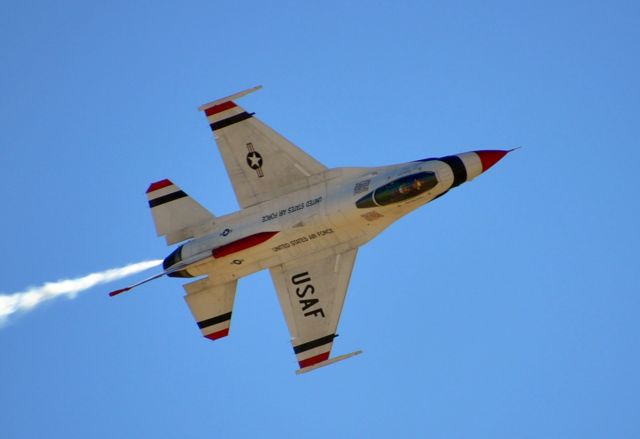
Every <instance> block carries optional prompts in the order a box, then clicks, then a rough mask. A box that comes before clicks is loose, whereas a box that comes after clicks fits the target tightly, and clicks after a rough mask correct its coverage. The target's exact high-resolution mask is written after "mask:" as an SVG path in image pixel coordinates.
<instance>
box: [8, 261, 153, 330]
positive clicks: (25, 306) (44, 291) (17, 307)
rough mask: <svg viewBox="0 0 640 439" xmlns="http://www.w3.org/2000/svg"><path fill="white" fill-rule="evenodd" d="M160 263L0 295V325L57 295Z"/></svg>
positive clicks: (138, 263) (95, 274) (109, 271)
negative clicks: (10, 317) (13, 315)
mask: <svg viewBox="0 0 640 439" xmlns="http://www.w3.org/2000/svg"><path fill="white" fill-rule="evenodd" d="M161 263H162V260H161V259H157V260H150V261H143V262H137V263H134V264H129V265H126V266H124V267H118V268H111V269H109V270H104V271H99V272H97V273H91V274H88V275H86V276H83V277H78V278H75V279H65V280H59V281H57V282H46V283H45V284H43V285H40V286H37V287H31V288H28V289H27V290H25V291H20V292H17V293H11V294H0V324H2V323H4V322H5V321H6V320H7V318H8V317H9V316H11V315H12V314H14V313H16V312H26V311H30V310H32V309H33V308H35V307H36V306H38V305H39V304H41V303H42V302H44V301H46V300H49V299H53V298H55V297H58V296H67V297H69V298H74V297H75V296H76V294H78V293H80V292H82V291H86V290H88V289H90V288H93V287H95V286H96V285H101V284H105V283H108V282H112V281H115V280H118V279H122V278H124V277H127V276H131V275H133V274H136V273H139V272H141V271H144V270H148V269H149V268H152V267H156V266H158V265H160V264H161Z"/></svg>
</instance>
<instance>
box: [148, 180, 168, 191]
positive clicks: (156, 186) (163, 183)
mask: <svg viewBox="0 0 640 439" xmlns="http://www.w3.org/2000/svg"><path fill="white" fill-rule="evenodd" d="M172 184H173V183H171V180H167V179H166V178H165V179H164V180H160V181H156V182H155V183H151V186H149V189H147V193H149V192H153V191H157V190H158V189H162V188H163V187H167V186H171V185H172Z"/></svg>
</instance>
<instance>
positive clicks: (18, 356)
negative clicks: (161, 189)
mask: <svg viewBox="0 0 640 439" xmlns="http://www.w3.org/2000/svg"><path fill="white" fill-rule="evenodd" d="M639 12H640V11H639V6H638V3H637V2H633V1H608V2H604V1H602V2H596V1H573V2H567V1H549V2H513V1H484V2H471V1H469V2H464V1H460V2H437V3H436V2H425V1H412V2H410V1H402V2H392V1H388V2H359V3H356V2H344V1H324V2H294V1H289V2H257V1H245V2H234V1H216V2H212V1H192V2H187V3H185V2H157V1H153V2H152V1H141V2H125V1H113V2H80V1H63V2H46V1H27V2H5V3H3V5H2V6H1V7H0V59H1V61H0V63H1V64H0V66H1V67H2V68H1V69H0V96H2V99H0V121H1V122H0V124H1V126H2V130H0V152H1V155H0V172H1V174H2V177H3V179H4V186H5V190H4V191H3V194H4V199H3V206H4V207H3V208H2V215H0V229H1V230H3V232H4V233H3V240H2V256H3V263H2V264H0V278H1V279H2V281H1V283H0V291H1V292H4V293H11V292H14V291H20V290H23V289H24V288H25V287H27V286H30V285H39V284H41V283H43V282H46V281H53V280H57V279H61V278H69V277H75V276H80V275H84V274H87V273H91V272H94V271H98V270H103V269H107V268H111V267H116V266H121V265H124V264H126V263H129V262H136V261H140V260H144V259H154V258H161V257H164V256H166V254H168V253H169V251H170V249H169V248H167V247H166V246H165V245H164V243H163V240H162V239H159V238H156V237H155V234H154V230H153V225H152V221H151V216H150V214H149V212H148V211H147V210H148V208H147V205H146V200H145V197H144V191H145V189H146V187H147V185H148V184H149V183H150V182H152V181H156V180H159V179H162V178H167V177H168V178H171V179H173V180H174V181H175V182H177V183H178V184H179V185H181V186H182V187H183V188H184V189H185V190H186V191H188V192H189V193H190V194H191V195H192V196H194V197H195V198H197V199H198V200H200V201H201V202H202V204H204V205H206V206H207V207H208V208H210V210H212V211H213V212H215V213H216V214H224V213H229V212H232V211H234V210H236V209H237V204H236V201H235V198H234V195H233V191H232V189H231V186H230V184H229V182H228V179H227V176H226V173H225V171H224V168H223V166H222V161H221V159H220V157H219V155H218V152H217V148H216V147H215V144H214V141H213V138H212V136H211V133H210V131H209V128H208V126H207V124H206V121H205V119H204V117H203V115H202V114H201V113H199V112H197V111H196V107H197V106H198V105H200V104H202V103H205V102H208V101H210V100H213V99H215V98H218V97H221V96H225V95H227V94H231V93H233V92H236V91H238V90H241V89H244V88H247V87H250V86H253V85H256V84H262V85H264V89H263V90H261V91H260V92H258V93H256V94H253V95H251V96H249V97H247V98H245V99H244V100H243V102H242V103H243V105H244V106H245V107H246V108H247V109H248V110H250V111H255V112H256V114H257V116H258V117H260V118H261V119H262V120H264V121H265V122H267V123H268V124H270V125H271V126H272V127H274V128H275V129H276V130H278V131H279V132H281V133H282V134H284V135H286V136H287V137H289V138H290V139H291V140H292V141H293V142H294V143H296V144H297V145H299V146H301V147H302V148H304V149H305V150H307V151H308V152H309V153H311V154H312V155H314V156H315V157H316V158H317V159H318V160H320V161H321V162H323V163H324V164H326V165H327V166H330V167H334V166H356V165H358V166H367V165H372V166H373V165H383V164H390V163H397V162H401V161H408V160H415V159H420V158H424V157H430V156H437V155H445V154H450V153H456V152H462V151H467V150H473V149H492V148H498V149H501V148H512V147H517V146H521V147H522V149H520V150H518V151H517V152H514V153H512V154H510V155H509V156H507V157H506V158H505V159H504V160H502V161H501V162H500V163H498V164H497V165H496V166H495V167H494V168H492V169H491V170H490V171H489V172H487V173H486V174H485V175H483V176H481V177H479V178H478V179H477V180H475V181H473V182H472V183H470V184H467V185H464V186H462V187H460V188H457V189H456V190H454V191H452V192H451V193H449V194H448V195H447V196H446V197H444V198H441V199H439V200H438V201H436V202H434V203H433V204H430V205H428V206H426V207H423V208H422V209H420V210H418V211H416V212H414V213H413V214H412V215H410V216H408V217H406V218H404V219H402V220H401V221H399V222H398V223H397V224H395V225H394V226H392V227H391V228H390V229H388V230H387V231H386V232H385V233H383V234H382V235H381V236H380V237H379V238H378V239H376V240H374V241H373V242H371V243H370V244H369V245H367V246H366V247H364V248H363V249H362V250H361V251H360V253H359V258H358V260H357V262H356V267H355V271H354V274H353V277H352V280H351V287H350V290H349V295H348V297H347V302H346V305H345V309H344V312H343V315H342V321H341V325H340V327H339V333H340V338H339V339H338V340H337V341H336V344H335V345H334V353H335V354H340V353H346V352H351V351H352V350H355V349H363V350H364V354H363V355H361V356H359V357H356V358H352V359H349V360H347V361H345V362H342V363H339V364H337V365H334V366H331V367H327V368H324V369H322V370H319V371H316V372H313V373H310V374H307V375H305V376H301V377H299V376H295V375H294V373H293V371H294V370H295V369H296V368H297V364H296V362H295V358H294V356H293V353H292V351H291V347H290V345H289V335H288V332H287V330H286V326H285V323H284V318H283V316H282V314H281V312H280V309H279V306H278V304H277V299H276V295H275V292H274V290H273V286H272V283H271V280H270V278H269V276H268V274H267V273H265V272H262V273H259V274H256V275H253V276H251V277H248V278H246V279H244V280H242V281H241V282H240V285H239V291H238V296H237V299H236V306H235V311H234V321H233V325H232V329H231V331H232V332H231V335H230V336H229V337H228V338H227V339H225V340H223V341H221V342H220V343H218V344H214V343H211V342H209V341H207V340H205V339H203V338H202V337H200V336H199V334H198V330H197V328H196V327H195V324H194V322H193V321H192V319H191V316H190V314H189V311H188V309H187V307H186V305H185V304H184V302H183V299H182V296H183V291H182V288H181V283H180V281H179V280H175V279H162V280H159V281H156V282H154V283H152V284H149V285H146V286H144V287H142V288H140V289H139V290H137V291H136V292H135V293H133V294H130V295H127V296H122V297H119V298H117V299H110V298H108V297H107V295H106V293H107V292H108V291H109V290H110V289H111V288H116V287H119V286H124V285H125V284H126V283H127V282H128V281H129V279H127V280H125V281H121V282H118V283H117V284H116V285H106V286H102V287H98V288H95V289H93V290H91V291H89V292H86V293H82V294H81V295H79V296H78V297H77V298H76V299H75V300H67V299H60V300H55V301H51V302H49V303H47V304H45V305H43V306H41V307H39V308H37V309H35V310H34V311H33V312H30V313H26V314H23V315H20V316H18V318H14V319H11V321H10V322H9V323H8V324H6V325H4V326H3V327H2V328H0V377H1V378H2V381H3V382H2V386H1V387H0V436H2V438H34V437H47V438H86V437H91V438H113V437H131V438H133V437H136V438H139V437H160V438H176V437H185V438H191V437H193V438H196V437H243V436H244V437H247V436H252V437H305V438H306V437H309V438H319V437H430V438H470V437H473V438H492V439H495V438H545V439H552V438H563V439H564V438H581V439H584V438H604V437H607V438H638V437H640V419H639V418H638V407H640V396H639V394H640V377H639V372H638V371H639V370H640V353H639V349H640V323H638V321H639V319H638V312H639V308H640V297H639V293H640V291H639V275H638V272H639V258H638V254H637V249H638V247H639V246H640V237H639V234H640V233H639V231H638V230H639V228H638V223H639V219H640V215H639V212H638V204H639V201H638V200H639V197H638V192H639V191H638V190H639V189H640V185H639V184H638V179H637V176H636V174H637V169H638V163H640V153H639V152H638V151H639V148H638V139H639V138H640V132H639V131H640V129H639V127H640V120H639V118H640V86H639V80H638V78H639V77H640V75H639V70H640V69H639V60H640V50H639V49H640V26H638V23H639V22H640V13H639ZM138 277H140V276H138Z"/></svg>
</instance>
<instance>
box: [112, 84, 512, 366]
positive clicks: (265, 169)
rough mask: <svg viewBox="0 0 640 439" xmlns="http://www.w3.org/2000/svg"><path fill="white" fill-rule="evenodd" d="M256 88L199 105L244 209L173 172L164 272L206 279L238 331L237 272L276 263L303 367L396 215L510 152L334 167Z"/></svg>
mask: <svg viewBox="0 0 640 439" xmlns="http://www.w3.org/2000/svg"><path fill="white" fill-rule="evenodd" d="M259 88H260V86H258V87H254V88H251V89H248V90H245V91H242V92H239V93H236V94H234V95H231V96H228V97H225V98H222V99H218V100H215V101H213V102H210V103H208V104H205V105H202V106H201V107H199V110H200V111H203V112H204V114H205V116H206V117H207V120H208V123H209V127H210V128H211V131H212V132H213V136H214V138H215V139H216V143H217V145H218V148H219V149H220V154H221V155H222V159H223V161H224V164H225V167H226V170H227V173H228V174H229V178H230V179H231V183H232V184H233V189H234V191H235V194H236V197H237V199H238V203H239V204H240V207H241V210H239V211H238V212H235V213H231V214H229V215H225V216H220V217H216V216H214V215H213V214H212V213H211V212H209V211H208V210H207V209H206V208H205V207H203V206H202V205H200V204H199V203H198V202H197V201H196V200H194V199H193V198H191V197H190V196H189V195H187V193H186V192H184V191H183V190H182V189H181V188H180V187H178V186H177V185H176V184H174V183H173V182H172V181H170V180H161V181H158V182H155V183H153V184H151V185H150V186H149V188H148V189H147V199H148V200H149V207H150V208H151V214H152V216H153V220H154V222H155V228H156V232H157V234H158V236H164V238H165V239H166V242H167V245H174V244H178V243H180V245H179V246H178V247H177V248H176V249H175V250H173V251H172V252H171V254H169V256H167V257H166V258H165V259H164V262H163V268H164V271H163V272H162V273H159V274H157V275H155V276H152V277H150V278H148V279H145V280H143V281H141V282H138V283H137V284H134V285H131V286H129V287H127V288H122V289H120V290H116V291H113V292H111V293H110V295H111V296H115V295H117V294H120V293H122V292H124V291H128V290H130V289H132V288H134V287H136V286H138V285H142V284H144V283H146V282H149V281H150V280H153V279H157V278H159V277H161V276H165V275H166V276H169V277H177V278H194V277H195V278H198V279H197V280H195V281H193V282H190V283H187V284H185V285H184V289H185V291H186V295H185V300H186V302H187V305H188V306H189V308H190V310H191V313H192V314H193V317H194V319H195V321H196V322H197V325H198V327H199V328H200V331H201V333H202V335H203V336H204V337H206V338H208V339H210V340H219V339H221V338H223V337H226V336H228V335H229V328H230V325H231V317H232V314H233V303H234V299H235V296H236V288H237V284H238V279H240V278H242V277H244V276H247V275H249V274H251V273H255V272H257V271H260V270H264V269H267V270H269V272H270V273H271V278H272V280H273V283H274V286H275V289H276V292H277V295H278V299H279V302H280V306H281V307H282V311H283V313H284V316H285V319H286V321H287V326H288V329H289V333H290V335H291V344H292V346H293V352H294V353H295V355H296V357H297V360H298V365H299V367H300V368H299V369H298V370H297V371H296V373H304V372H308V371H311V370H314V369H317V368H319V367H322V366H326V365H328V364H332V363H334V362H336V361H340V360H343V359H345V358H348V357H351V356H353V355H357V354H359V353H361V351H355V352H352V353H350V354H346V355H340V356H337V357H333V358H331V357H330V354H331V349H332V347H333V342H334V339H335V337H336V336H337V333H336V330H337V327H338V321H339V319H340V314H341V312H342V306H343V304H344V300H345V296H346V292H347V288H348V285H349V279H350V277H351V272H352V270H353V265H354V262H355V259H356V253H357V252H358V249H359V248H360V246H362V245H363V244H366V243H367V242H368V241H370V240H371V239H372V238H374V237H375V236H376V235H378V234H379V233H380V232H382V231H383V230H384V229H385V228H387V227H388V226H389V225H390V224H392V223H393V222H394V221H396V220H398V219H399V218H400V217H402V216H404V215H406V214H407V213H409V212H411V211H413V210H415V209H417V208H418V207H420V206H422V205H424V204H426V203H428V202H430V201H432V200H434V199H436V198H438V197H441V196H442V195H444V194H446V193H447V192H448V191H450V190H451V189H453V188H455V187H457V186H459V185H461V184H462V183H465V182H468V181H470V180H472V179H474V178H475V177H477V176H478V175H480V174H482V173H483V172H485V171H486V170H487V169H489V168H490V167H492V166H493V165H494V164H495V163H496V162H497V161H498V160H500V159H501V158H502V157H504V156H505V154H507V153H508V152H509V151H502V150H488V151H472V152H465V153H462V154H456V155H450V156H446V157H438V158H428V159H422V160H416V161H413V162H408V163H401V164H396V165H390V166H382V167H373V168H369V167H367V168H364V167H360V168H333V169H328V168H327V167H326V166H324V165H323V164H322V163H320V162H319V161H317V160H316V159H314V158H313V157H311V156H310V155H309V154H307V153H305V152H304V151H302V150H301V149H300V148H298V147H296V146H295V145H294V144H292V143H291V142H290V141H288V140H287V139H285V138H284V137H282V136H281V135H280V134H278V133H277V132H275V131H274V130H272V129H271V128H270V127H268V126H267V125H266V124H264V123H263V122H261V121H260V120H259V119H258V118H257V117H255V113H250V112H247V111H246V110H245V109H244V108H242V107H240V106H239V105H238V104H237V103H236V101H237V99H238V98H240V97H243V96H245V95H247V94H249V93H251V92H254V91H256V90H258V89H259Z"/></svg>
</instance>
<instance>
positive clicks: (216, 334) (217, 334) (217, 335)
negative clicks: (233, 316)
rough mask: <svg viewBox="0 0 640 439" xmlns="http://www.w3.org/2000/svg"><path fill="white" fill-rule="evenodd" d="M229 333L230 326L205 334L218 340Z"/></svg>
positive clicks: (211, 338)
mask: <svg viewBox="0 0 640 439" xmlns="http://www.w3.org/2000/svg"><path fill="white" fill-rule="evenodd" d="M227 335H229V328H227V329H223V330H222V331H218V332H213V333H211V334H208V335H205V337H206V338H208V339H209V340H217V339H219V338H222V337H226V336H227Z"/></svg>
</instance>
